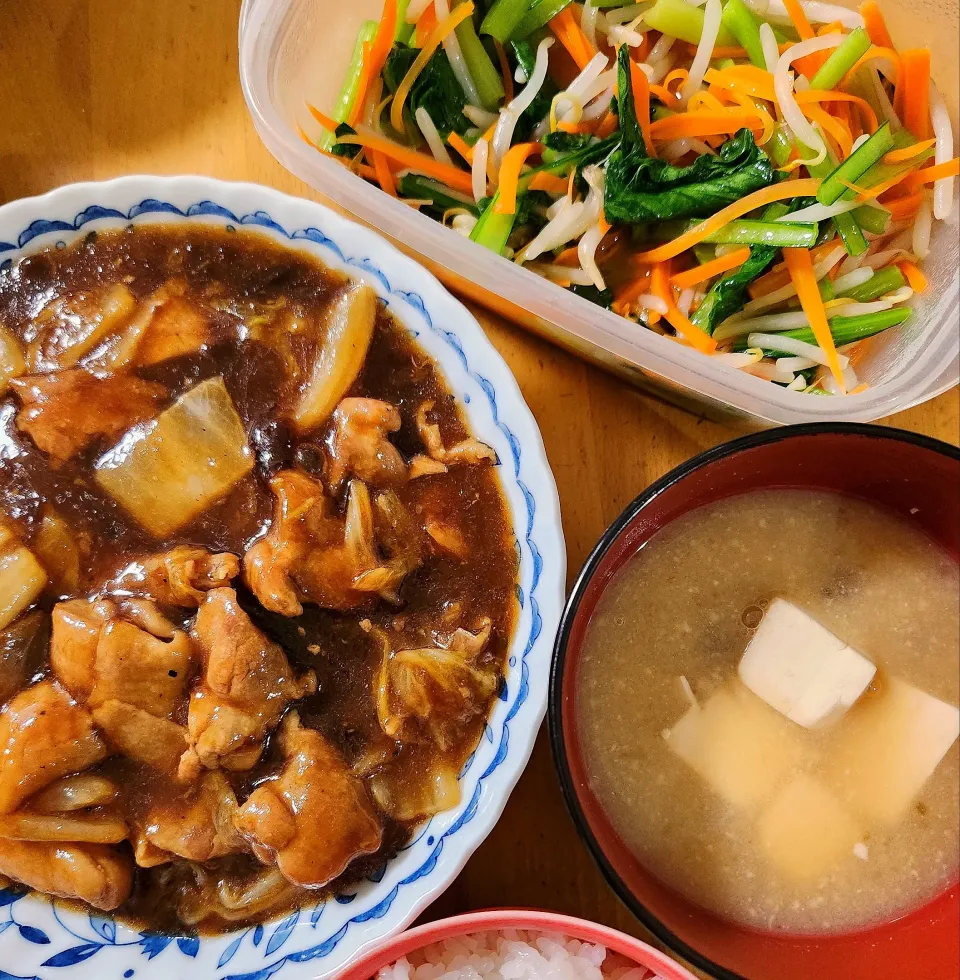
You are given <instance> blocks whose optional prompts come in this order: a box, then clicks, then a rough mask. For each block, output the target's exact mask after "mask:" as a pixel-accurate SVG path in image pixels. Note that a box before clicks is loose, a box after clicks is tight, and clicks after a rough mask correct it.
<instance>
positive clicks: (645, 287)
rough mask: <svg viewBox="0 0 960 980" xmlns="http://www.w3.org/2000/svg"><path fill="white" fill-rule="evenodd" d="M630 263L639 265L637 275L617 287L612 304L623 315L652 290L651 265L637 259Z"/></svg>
mask: <svg viewBox="0 0 960 980" xmlns="http://www.w3.org/2000/svg"><path fill="white" fill-rule="evenodd" d="M578 261H579V258H578ZM630 264H631V265H634V266H635V267H636V266H639V268H637V269H636V275H634V276H633V277H632V278H631V279H629V280H628V281H627V282H625V283H624V284H623V285H622V286H620V287H619V288H618V289H617V291H616V292H615V293H614V297H613V303H612V304H611V306H612V308H613V310H614V312H615V313H619V314H620V315H621V316H627V315H628V314H629V313H630V312H631V310H632V308H633V304H634V303H636V301H637V300H638V299H639V297H640V296H642V295H643V294H644V293H646V292H649V290H650V266H649V265H641V264H639V263H637V262H635V261H631V263H630ZM650 312H652V311H648V317H647V323H650V322H651V319H650V316H649V313H650ZM653 322H655V321H653Z"/></svg>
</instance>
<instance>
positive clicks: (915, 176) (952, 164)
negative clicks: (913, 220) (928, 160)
mask: <svg viewBox="0 0 960 980" xmlns="http://www.w3.org/2000/svg"><path fill="white" fill-rule="evenodd" d="M905 177H906V179H905V180H904V185H903V186H904V190H906V191H907V193H908V194H909V193H912V192H913V191H915V190H916V189H917V188H918V187H922V186H923V185H924V184H930V183H933V181H935V180H941V179H942V178H944V177H960V157H954V158H953V159H952V160H947V161H946V162H945V163H938V164H936V165H935V166H933V167H924V168H923V169H922V170H913V171H910V172H909V173H907V174H906V175H905Z"/></svg>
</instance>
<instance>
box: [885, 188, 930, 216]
mask: <svg viewBox="0 0 960 980" xmlns="http://www.w3.org/2000/svg"><path fill="white" fill-rule="evenodd" d="M922 203H923V192H922V191H917V192H916V193H914V194H907V195H905V196H904V197H899V198H897V200H895V201H890V202H889V203H888V204H884V207H885V208H886V209H887V210H888V211H889V212H890V217H891V218H892V219H893V220H894V221H906V219H907V218H912V217H913V216H914V215H915V214H916V213H917V211H919V210H920V205H921V204H922Z"/></svg>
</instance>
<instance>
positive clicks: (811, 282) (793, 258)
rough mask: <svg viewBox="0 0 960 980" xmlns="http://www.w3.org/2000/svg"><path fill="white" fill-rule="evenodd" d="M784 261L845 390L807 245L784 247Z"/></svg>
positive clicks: (801, 304) (832, 370)
mask: <svg viewBox="0 0 960 980" xmlns="http://www.w3.org/2000/svg"><path fill="white" fill-rule="evenodd" d="M783 260H784V262H786V264H787V269H789V271H790V278H791V279H792V280H793V284H794V285H795V286H796V287H797V297H798V298H799V300H800V307H801V309H802V310H803V312H804V313H805V314H806V316H807V320H808V321H809V323H810V326H811V327H812V329H813V336H814V337H815V338H816V340H817V344H818V345H819V347H820V349H821V350H822V351H823V352H824V353H825V354H826V355H827V363H828V364H829V365H830V371H831V373H832V374H833V377H834V379H835V380H836V382H837V384H838V385H840V390H841V391H843V392H844V393H846V390H847V389H846V386H845V385H844V382H843V369H842V368H841V367H840V359H839V357H838V356H837V347H836V345H835V344H834V342H833V334H831V333H830V324H829V323H828V322H827V311H826V310H825V309H824V308H823V300H822V299H821V297H820V290H819V288H818V286H817V280H816V276H815V275H814V272H813V262H812V261H811V259H810V250H809V249H806V248H785V249H784V250H783Z"/></svg>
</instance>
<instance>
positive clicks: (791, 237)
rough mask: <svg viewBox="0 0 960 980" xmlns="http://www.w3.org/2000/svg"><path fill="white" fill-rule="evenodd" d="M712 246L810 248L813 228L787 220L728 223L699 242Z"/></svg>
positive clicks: (812, 242)
mask: <svg viewBox="0 0 960 980" xmlns="http://www.w3.org/2000/svg"><path fill="white" fill-rule="evenodd" d="M703 240H704V241H705V242H709V243H711V244H713V245H771V246H773V247H775V248H811V247H812V246H813V245H814V244H815V243H816V241H817V225H815V224H806V223H803V224H799V223H797V222H787V221H751V220H749V219H746V218H741V219H738V220H736V221H730V222H728V223H727V224H725V225H724V226H723V227H722V228H721V229H719V231H715V232H714V233H713V234H712V235H707V237H706V238H704V239H703Z"/></svg>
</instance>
